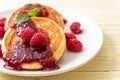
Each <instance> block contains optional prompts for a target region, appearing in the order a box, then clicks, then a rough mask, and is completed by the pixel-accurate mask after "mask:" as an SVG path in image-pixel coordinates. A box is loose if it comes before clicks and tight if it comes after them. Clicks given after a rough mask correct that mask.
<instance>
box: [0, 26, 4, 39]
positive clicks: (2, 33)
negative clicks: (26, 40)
mask: <svg viewBox="0 0 120 80" xmlns="http://www.w3.org/2000/svg"><path fill="white" fill-rule="evenodd" d="M4 34H5V29H4V28H3V27H0V39H1V38H3V36H4Z"/></svg>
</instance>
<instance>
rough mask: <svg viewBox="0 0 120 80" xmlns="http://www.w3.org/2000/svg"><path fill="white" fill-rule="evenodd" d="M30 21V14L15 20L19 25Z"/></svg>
mask: <svg viewBox="0 0 120 80" xmlns="http://www.w3.org/2000/svg"><path fill="white" fill-rule="evenodd" d="M28 20H29V16H28V14H19V15H18V16H17V17H16V19H15V21H16V22H17V23H20V22H24V21H28Z"/></svg>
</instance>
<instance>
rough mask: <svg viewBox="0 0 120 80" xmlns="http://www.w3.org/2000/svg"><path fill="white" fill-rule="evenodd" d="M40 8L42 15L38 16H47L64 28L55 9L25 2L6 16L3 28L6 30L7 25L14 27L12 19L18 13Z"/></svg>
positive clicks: (60, 17) (61, 19)
mask: <svg viewBox="0 0 120 80" xmlns="http://www.w3.org/2000/svg"><path fill="white" fill-rule="evenodd" d="M34 8H40V10H41V14H42V16H40V17H47V18H50V19H52V20H54V21H55V22H56V23H57V24H58V25H59V26H60V27H61V28H62V29H63V28H64V21H63V18H62V16H61V14H60V13H59V12H57V11H56V10H55V9H53V8H51V7H49V6H46V5H41V4H26V5H24V6H22V7H20V8H18V9H16V10H14V11H13V12H12V13H11V14H10V16H9V17H8V18H7V20H6V23H5V29H6V30H7V29H8V28H9V27H14V24H15V23H14V22H15V21H14V20H15V18H16V16H17V15H18V14H19V13H25V12H28V11H29V10H31V9H34Z"/></svg>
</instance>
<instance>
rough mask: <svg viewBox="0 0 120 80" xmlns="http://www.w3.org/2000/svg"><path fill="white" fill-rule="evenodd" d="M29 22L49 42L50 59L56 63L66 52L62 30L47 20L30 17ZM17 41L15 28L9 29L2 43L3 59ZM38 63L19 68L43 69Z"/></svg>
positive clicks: (50, 20) (52, 21)
mask: <svg viewBox="0 0 120 80" xmlns="http://www.w3.org/2000/svg"><path fill="white" fill-rule="evenodd" d="M30 20H31V21H32V22H33V23H34V24H35V28H36V29H37V30H42V31H44V32H45V33H46V34H47V37H48V38H49V40H50V43H49V49H50V51H51V52H52V58H53V59H54V60H55V62H58V61H59V60H60V59H61V57H62V56H63V54H64V52H65V50H66V39H65V35H64V32H63V30H62V29H61V28H60V26H59V25H58V24H57V23H56V22H55V21H54V20H52V19H49V18H44V17H30ZM19 40H20V38H19V37H18V36H17V35H16V28H9V29H8V30H7V32H6V34H5V36H4V38H3V42H2V52H3V58H4V57H5V56H6V55H7V53H9V52H10V51H11V50H12V49H11V48H12V44H14V42H16V41H19ZM39 61H40V60H39ZM39 61H32V62H29V63H28V62H24V63H21V64H20V65H19V67H20V68H21V69H25V70H38V69H43V68H44V67H45V66H43V64H42V63H40V62H39ZM7 64H9V63H7Z"/></svg>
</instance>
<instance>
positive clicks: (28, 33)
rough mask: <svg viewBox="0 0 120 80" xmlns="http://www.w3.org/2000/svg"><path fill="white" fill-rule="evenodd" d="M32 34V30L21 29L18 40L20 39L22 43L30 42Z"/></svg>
mask: <svg viewBox="0 0 120 80" xmlns="http://www.w3.org/2000/svg"><path fill="white" fill-rule="evenodd" d="M34 32H35V31H34V30H33V29H31V28H25V29H23V30H22V31H21V33H20V38H22V40H23V43H28V42H30V39H31V37H32V36H33V34H34Z"/></svg>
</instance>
